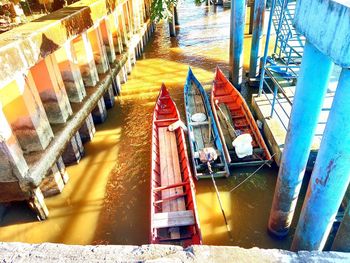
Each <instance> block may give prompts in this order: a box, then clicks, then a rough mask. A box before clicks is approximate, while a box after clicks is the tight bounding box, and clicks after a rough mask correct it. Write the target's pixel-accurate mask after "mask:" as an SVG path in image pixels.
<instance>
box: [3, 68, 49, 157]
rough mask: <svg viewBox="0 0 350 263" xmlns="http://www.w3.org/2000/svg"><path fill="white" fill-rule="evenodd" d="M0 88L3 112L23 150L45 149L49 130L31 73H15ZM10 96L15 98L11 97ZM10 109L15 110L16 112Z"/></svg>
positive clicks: (26, 151) (27, 151)
mask: <svg viewBox="0 0 350 263" xmlns="http://www.w3.org/2000/svg"><path fill="white" fill-rule="evenodd" d="M1 91H2V92H3V93H1V92H0V97H1V100H2V99H5V98H6V99H7V101H3V103H4V104H3V108H2V109H3V112H4V115H5V116H6V119H7V120H8V121H9V123H10V124H11V128H12V130H13V132H14V134H15V135H16V137H17V140H18V142H19V144H20V145H21V148H22V150H23V152H25V153H29V152H34V151H41V150H45V149H46V147H47V146H48V144H49V143H50V141H51V139H52V138H53V132H52V129H51V127H50V124H49V120H48V118H47V115H46V113H45V110H44V106H43V104H42V103H41V100H40V97H39V94H38V91H37V89H36V87H35V82H34V80H33V77H32V75H31V73H30V72H28V75H27V76H26V77H23V76H17V79H15V80H14V81H12V82H11V83H10V84H9V85H7V86H6V87H5V88H4V89H2V90H1ZM11 94H12V96H11ZM14 98H18V99H17V100H12V99H14ZM13 109H17V110H16V112H14V110H13Z"/></svg>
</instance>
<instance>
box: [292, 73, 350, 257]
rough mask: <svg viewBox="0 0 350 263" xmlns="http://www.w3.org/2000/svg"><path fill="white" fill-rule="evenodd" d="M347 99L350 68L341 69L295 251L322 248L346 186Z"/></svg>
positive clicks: (349, 176) (349, 173)
mask: <svg viewBox="0 0 350 263" xmlns="http://www.w3.org/2000/svg"><path fill="white" fill-rule="evenodd" d="M349 101H350V69H343V70H342V73H341V75H340V78H339V82H338V86H337V90H336V93H335V97H334V100H333V105H332V108H331V111H330V113H329V117H328V121H327V124H326V129H325V132H324V134H323V138H322V142H321V146H320V150H319V152H318V155H317V159H316V163H315V167H314V169H313V172H312V175H311V178H310V184H309V187H308V190H307V193H306V197H305V200H304V205H303V208H302V211H301V214H300V218H299V222H298V226H297V229H296V232H295V235H294V239H293V243H292V247H291V248H292V250H294V251H299V250H310V251H311V250H320V251H321V250H323V248H324V245H325V243H326V241H327V238H328V234H329V232H330V230H331V228H332V225H333V222H334V220H335V216H336V214H337V211H338V209H339V207H340V204H341V202H342V200H343V197H344V194H345V192H346V190H347V188H348V185H349V182H350V165H349V160H350V122H349V115H350V103H349ZM345 224H346V223H345ZM347 234H349V233H347Z"/></svg>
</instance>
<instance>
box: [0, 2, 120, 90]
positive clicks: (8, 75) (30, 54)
mask: <svg viewBox="0 0 350 263" xmlns="http://www.w3.org/2000/svg"><path fill="white" fill-rule="evenodd" d="M115 2H116V1H114V0H109V1H105V0H97V1H96V0H81V1H79V2H76V3H74V4H71V5H69V6H68V7H65V8H62V9H60V10H58V11H56V12H53V13H51V14H49V15H47V16H45V17H43V18H39V19H36V20H34V21H32V22H31V23H27V24H24V25H22V26H19V27H16V28H14V29H12V30H10V31H8V32H6V33H3V34H1V36H0V64H1V65H6V66H4V67H2V70H1V71H0V85H1V86H3V85H4V84H6V82H8V81H10V80H12V79H13V78H14V76H15V74H20V73H21V72H23V71H25V70H26V69H28V68H30V67H32V66H33V65H35V64H36V63H37V62H38V61H39V60H40V59H41V58H44V57H46V56H47V55H49V54H51V53H52V52H54V51H55V50H57V49H58V48H59V47H61V46H62V45H63V44H64V43H66V41H67V40H69V39H72V38H73V37H74V36H77V35H79V34H81V33H82V32H84V31H85V30H86V29H88V28H90V27H92V26H93V25H94V23H96V22H97V21H99V20H100V19H101V18H103V17H104V16H105V15H106V14H108V13H109V10H110V9H113V8H111V5H112V4H113V6H114V7H115V6H116V3H115Z"/></svg>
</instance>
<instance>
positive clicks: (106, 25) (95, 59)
mask: <svg viewBox="0 0 350 263" xmlns="http://www.w3.org/2000/svg"><path fill="white" fill-rule="evenodd" d="M101 6H102V7H103V8H105V10H106V12H102V11H103V9H101ZM74 8H75V9H74ZM101 10H102V11H101ZM86 14H89V15H88V16H87V15H86ZM149 14H150V1H149V0H125V1H119V2H116V1H101V0H97V1H91V0H83V1H80V2H77V3H76V4H73V5H71V6H69V7H67V8H64V9H61V10H59V11H57V12H55V13H52V14H50V15H48V16H47V17H46V16H45V17H44V18H41V19H40V21H38V23H35V22H31V23H29V24H28V25H25V26H23V30H21V27H19V28H17V29H16V32H17V33H16V34H17V35H18V34H22V35H25V32H26V30H29V29H28V27H30V26H31V27H32V29H35V30H34V31H35V32H34V33H33V34H32V35H29V36H27V37H23V38H22V36H20V37H19V38H18V39H16V41H7V40H8V38H10V37H12V38H16V36H15V35H14V34H15V33H13V32H12V33H11V31H9V32H6V33H4V34H2V35H1V37H0V43H6V44H7V45H8V46H5V47H4V48H5V49H6V48H7V52H2V50H1V49H2V48H0V61H4V60H5V59H6V63H3V64H0V68H3V70H4V71H6V70H7V71H8V73H7V74H6V75H5V74H3V75H1V76H0V103H1V111H0V122H1V126H0V135H1V138H0V157H1V158H0V203H5V202H11V201H18V200H28V201H29V203H30V205H31V207H32V208H33V209H34V210H35V211H36V212H37V214H38V217H39V218H40V219H46V218H47V217H48V215H49V212H48V209H47V207H46V205H45V201H44V197H47V196H51V195H54V194H58V193H60V192H62V190H63V188H64V185H65V184H66V183H67V182H68V179H69V176H68V175H67V172H66V170H65V165H71V164H75V163H78V162H79V160H80V159H81V158H82V156H83V155H84V147H83V143H84V142H87V141H89V140H91V139H92V138H93V135H94V133H95V126H94V125H95V124H97V123H101V122H104V121H105V119H106V117H107V111H106V108H110V107H113V105H114V101H115V100H114V96H116V95H118V94H119V93H120V89H121V83H124V82H126V81H127V75H128V74H129V73H130V72H131V70H132V65H134V64H135V63H136V58H137V57H139V56H140V55H141V53H142V51H143V48H144V46H145V44H146V43H147V41H148V40H149V38H150V36H151V34H152V32H153V30H154V25H153V24H152V23H151V22H150V20H149ZM45 18H47V19H46V20H45ZM87 23H88V25H89V26H88V27H86V24H87ZM62 27H64V32H66V33H67V35H68V36H69V37H67V36H63V34H61V35H59V34H60V30H62ZM77 28H78V29H77ZM50 30H51V31H50ZM32 31H33V30H32ZM55 31H56V34H57V35H58V36H57V38H56V35H55V34H54V33H55ZM18 32H20V33H18ZM50 32H53V34H51V33H50ZM37 36H38V37H37ZM6 37H7V39H6ZM66 37H67V40H64V39H65V38H66ZM28 38H31V39H29V40H28ZM39 38H40V39H39ZM38 39H39V40H38ZM62 39H63V40H64V41H63V40H62ZM28 41H31V42H30V43H33V47H30V46H28V45H27V44H26V43H28ZM10 45H12V46H10ZM13 45H16V46H13ZM26 45H27V49H25V46H26ZM36 46H38V52H37V53H38V54H39V55H38V56H33V54H34V53H35V52H32V53H31V54H29V53H30V52H28V50H30V51H32V50H34V49H35V47H36ZM17 51H18V52H17ZM11 52H13V54H14V55H13V57H12V58H11V54H12V53H11ZM16 52H17V53H16ZM18 54H20V55H18ZM35 54H36V53H35ZM17 55H18V57H19V58H22V60H18V61H17V62H16V61H12V60H14V59H15V57H16V56H17ZM6 56H7V57H6ZM11 59H12V60H11ZM33 60H34V62H33ZM16 63H17V65H18V66H17V65H16ZM23 65H25V66H23ZM11 67H13V68H14V69H13V70H9V68H11ZM17 67H18V70H17ZM1 70H2V69H0V71H1ZM4 71H3V72H4ZM12 72H13V74H12ZM12 75H13V76H12Z"/></svg>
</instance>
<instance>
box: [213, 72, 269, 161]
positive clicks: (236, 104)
mask: <svg viewBox="0 0 350 263" xmlns="http://www.w3.org/2000/svg"><path fill="white" fill-rule="evenodd" d="M210 102H211V106H212V109H213V114H214V118H215V121H216V124H217V126H218V130H219V134H220V137H221V140H222V142H223V147H224V153H225V157H226V160H227V161H228V163H229V166H230V167H231V166H252V165H259V164H262V163H264V162H265V161H267V160H270V159H271V155H270V152H269V150H268V148H267V146H266V144H265V142H264V139H263V137H262V136H261V134H260V131H259V129H258V126H257V124H256V122H255V120H254V118H253V115H252V113H251V112H250V110H249V107H248V105H247V103H246V102H245V100H244V98H243V97H242V96H241V94H240V93H239V91H238V90H237V89H236V88H235V87H234V86H233V85H232V84H231V83H230V82H229V81H228V80H227V78H226V77H225V75H224V74H223V73H222V71H221V70H220V69H219V68H216V72H215V80H214V83H213V88H212V91H211V98H210ZM233 131H234V132H233ZM239 134H250V135H251V139H252V142H251V144H252V147H253V151H252V154H251V155H249V156H246V157H243V158H239V157H238V155H237V153H236V151H235V149H234V147H233V145H232V142H233V140H234V139H235V138H236V136H237V135H239Z"/></svg>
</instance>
